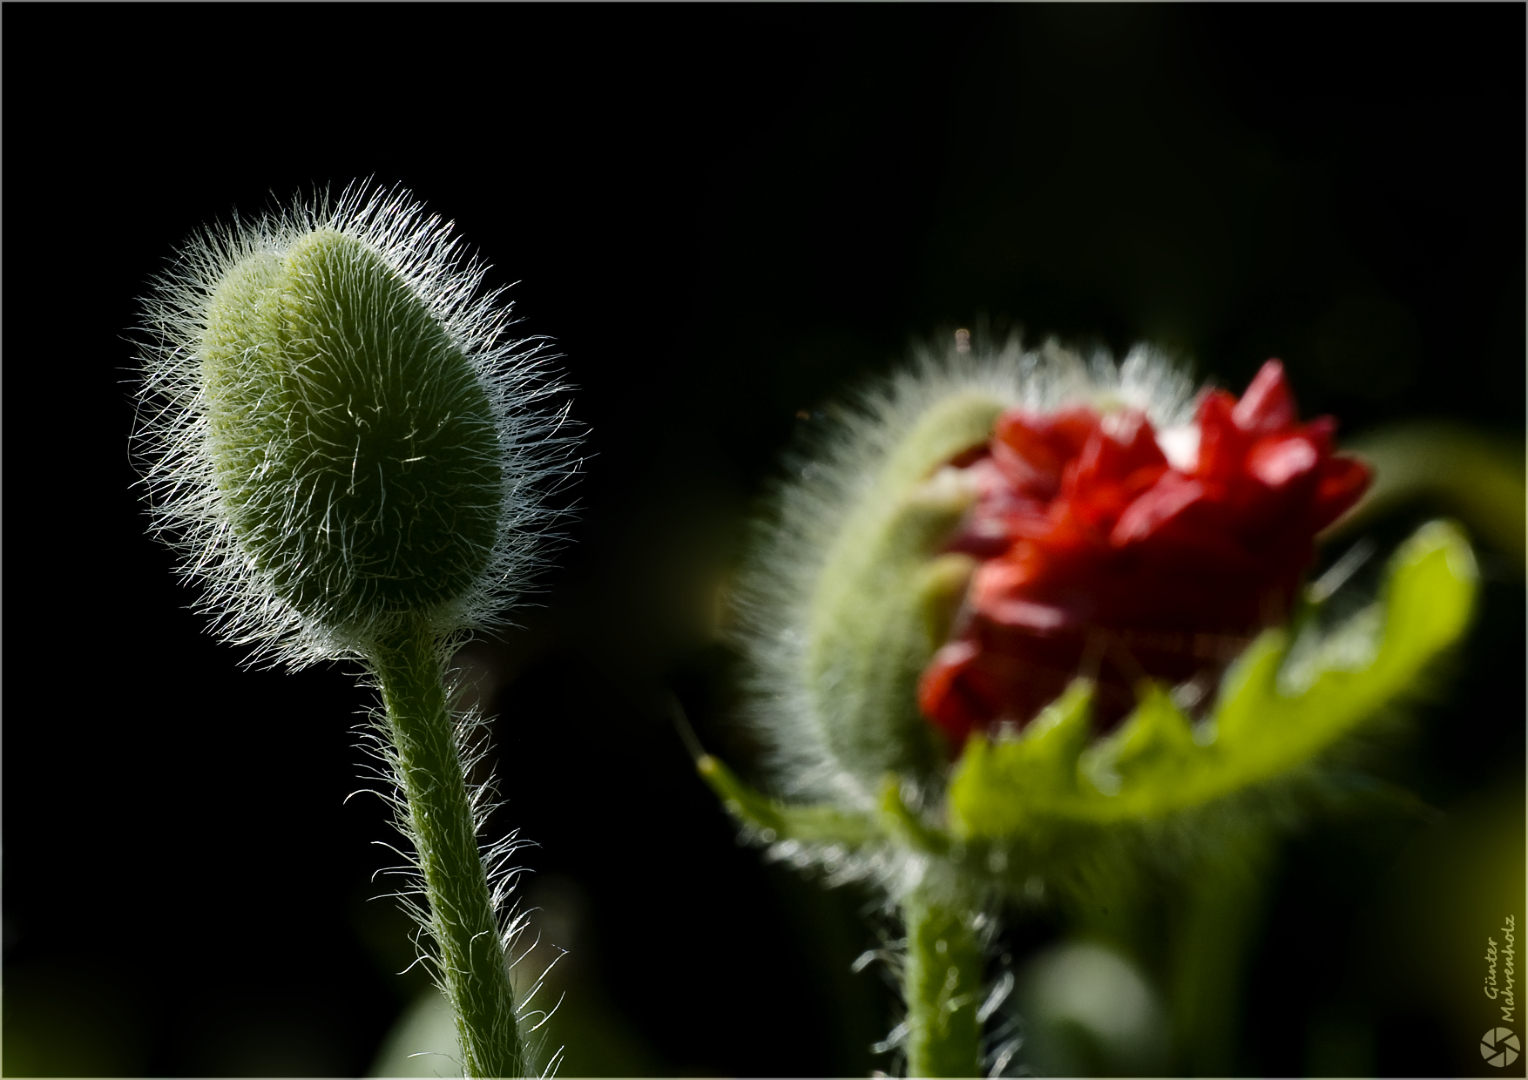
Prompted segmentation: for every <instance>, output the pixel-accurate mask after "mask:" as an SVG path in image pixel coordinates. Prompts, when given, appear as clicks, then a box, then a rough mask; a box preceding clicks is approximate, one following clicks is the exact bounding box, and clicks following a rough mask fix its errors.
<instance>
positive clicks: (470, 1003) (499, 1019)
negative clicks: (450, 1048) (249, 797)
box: [371, 623, 525, 1077]
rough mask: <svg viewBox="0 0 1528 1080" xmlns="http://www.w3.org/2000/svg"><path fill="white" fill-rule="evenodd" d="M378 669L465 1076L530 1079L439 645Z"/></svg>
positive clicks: (388, 659)
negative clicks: (524, 1068)
mask: <svg viewBox="0 0 1528 1080" xmlns="http://www.w3.org/2000/svg"><path fill="white" fill-rule="evenodd" d="M371 659H372V665H373V669H374V671H375V673H376V675H377V678H378V680H379V681H380V683H381V685H382V700H383V703H384V705H385V706H386V709H387V727H388V731H389V733H390V735H391V737H392V741H393V747H394V750H395V751H396V754H397V759H396V763H395V764H396V773H397V777H398V780H399V782H400V784H401V786H402V788H403V792H404V797H405V798H406V799H407V801H408V822H409V825H410V829H411V831H412V833H413V835H412V837H411V839H412V840H413V841H414V846H415V848H416V850H417V852H418V861H419V873H420V877H421V878H422V883H423V885H424V892H425V896H426V898H427V899H428V901H429V930H430V934H431V936H432V937H433V938H434V939H435V945H436V949H437V955H436V959H437V963H438V967H439V971H440V977H441V982H442V983H443V986H444V989H445V992H446V996H447V998H448V999H449V1000H450V1002H451V1008H452V1011H453V1012H454V1013H455V1016H456V1031H457V1036H458V1038H459V1039H460V1041H461V1053H462V1070H463V1073H464V1075H466V1076H472V1077H478V1076H503V1077H518V1076H522V1075H524V1074H523V1062H524V1060H525V1055H524V1053H523V1047H522V1045H521V1038H520V1032H519V1025H518V1022H517V1020H516V1013H515V999H514V992H513V990H512V988H511V986H510V980H509V967H508V965H507V963H506V961H505V955H504V944H503V940H502V938H501V937H500V933H499V924H498V919H497V917H496V915H495V912H494V906H493V899H492V896H491V894H490V893H489V889H488V875H487V872H486V870H485V868H484V866H483V859H482V856H481V855H480V854H479V852H478V841H477V829H476V826H475V824H474V822H473V814H472V803H471V798H470V796H469V794H468V791H467V782H466V777H465V775H464V773H463V771H462V764H461V757H460V755H459V753H458V748H457V741H456V735H455V731H454V729H453V724H452V719H451V710H450V708H449V706H448V704H447V701H446V689H445V684H444V680H443V673H442V670H441V661H440V658H439V656H438V655H437V652H436V643H435V639H434V635H433V634H431V633H430V632H429V631H428V630H426V629H425V628H424V627H423V626H421V625H419V624H417V623H416V624H414V625H412V626H410V627H408V628H406V629H405V630H404V631H402V632H400V633H399V634H398V635H396V636H395V637H394V638H392V639H390V640H389V641H387V642H385V643H382V644H380V645H379V646H378V647H377V648H376V649H374V650H373V653H372V657H371Z"/></svg>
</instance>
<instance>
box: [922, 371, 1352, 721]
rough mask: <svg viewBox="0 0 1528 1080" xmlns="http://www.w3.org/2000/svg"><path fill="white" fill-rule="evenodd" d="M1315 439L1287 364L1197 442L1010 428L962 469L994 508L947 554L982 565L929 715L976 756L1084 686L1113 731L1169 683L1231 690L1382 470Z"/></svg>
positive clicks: (1120, 422) (943, 656)
mask: <svg viewBox="0 0 1528 1080" xmlns="http://www.w3.org/2000/svg"><path fill="white" fill-rule="evenodd" d="M1334 430H1335V424H1334V422H1333V421H1332V420H1331V419H1330V418H1327V417H1323V418H1320V419H1317V420H1314V421H1311V422H1309V423H1305V424H1301V423H1299V421H1298V418H1297V414H1296V410H1295V404H1294V397H1293V395H1292V394H1291V392H1290V390H1289V386H1288V382H1287V380H1286V379H1285V375H1284V370H1283V366H1282V365H1281V364H1280V363H1279V362H1278V361H1277V360H1270V361H1268V363H1266V364H1265V365H1264V366H1263V368H1262V370H1261V371H1260V372H1259V373H1258V375H1257V377H1256V378H1255V379H1254V380H1253V381H1252V384H1251V386H1249V387H1248V389H1247V392H1246V393H1245V394H1244V395H1243V396H1242V397H1241V399H1240V400H1237V399H1235V398H1233V397H1232V396H1231V395H1229V394H1227V393H1225V392H1223V391H1211V392H1210V393H1208V394H1206V395H1204V397H1203V398H1202V399H1201V401H1200V403H1199V407H1198V409H1197V410H1196V412H1195V415H1194V420H1193V423H1192V425H1189V427H1188V428H1187V429H1186V430H1173V431H1167V432H1162V433H1159V432H1158V431H1157V430H1156V428H1155V427H1154V425H1153V424H1152V422H1151V420H1150V419H1149V418H1148V417H1147V416H1146V414H1145V413H1144V412H1143V411H1141V410H1140V409H1136V408H1130V407H1127V408H1124V409H1118V410H1115V411H1112V412H1103V411H1100V410H1098V409H1095V408H1093V407H1089V406H1082V407H1074V408H1070V409H1066V410H1062V411H1058V412H1055V413H1052V414H1049V415H1045V414H1037V413H1034V412H1030V411H1025V410H1022V409H1010V410H1008V411H1006V412H1005V413H1004V414H1003V415H1002V416H1001V417H1000V418H999V419H998V421H997V423H996V425H995V426H994V431H993V437H992V439H991V441H990V442H989V443H988V444H987V446H986V448H985V451H984V452H982V453H979V454H976V455H974V456H973V455H969V454H968V455H967V457H968V460H967V461H965V462H964V463H963V464H962V466H961V467H962V469H963V470H964V471H965V472H967V473H968V474H970V476H971V481H970V483H971V486H972V487H973V489H974V490H975V491H976V492H977V495H976V498H975V499H974V501H973V505H972V507H971V509H970V511H969V513H968V514H967V516H966V518H965V519H964V521H963V522H962V523H961V525H960V526H959V527H958V528H957V529H956V530H955V531H954V533H953V534H952V535H951V536H950V537H949V538H948V539H947V540H946V541H945V544H944V548H943V549H944V550H946V551H951V552H965V553H969V554H970V555H972V556H973V557H975V558H977V559H979V560H980V565H979V566H978V568H977V569H976V570H975V573H974V575H973V578H972V583H971V587H970V591H969V593H968V595H967V597H966V601H965V606H964V609H963V612H962V615H961V617H960V619H959V620H958V623H957V626H956V628H955V632H954V634H953V635H952V636H951V638H950V640H949V641H947V642H946V643H945V644H944V645H943V646H942V647H941V648H940V649H939V651H938V653H937V654H936V655H935V656H934V659H933V661H932V662H931V663H930V664H929V666H928V667H927V669H926V670H925V671H924V673H923V676H922V678H921V680H920V682H919V689H918V700H919V705H920V707H921V709H922V711H923V715H924V716H925V717H927V718H928V719H929V720H930V721H932V722H933V724H934V725H935V726H936V727H938V728H939V729H940V730H941V731H943V732H944V733H945V734H946V735H947V736H949V738H950V739H951V740H953V741H954V742H955V743H956V744H957V745H959V744H960V743H962V742H963V741H964V740H965V738H966V737H967V736H968V735H970V734H971V733H972V732H973V731H977V730H983V729H987V728H991V727H994V726H995V725H998V724H1002V723H1010V724H1013V725H1016V726H1022V725H1024V724H1026V723H1028V722H1029V721H1030V720H1031V719H1032V718H1033V717H1034V716H1035V715H1036V714H1037V713H1038V712H1039V711H1040V709H1041V708H1043V707H1044V706H1045V705H1046V704H1047V703H1049V702H1051V701H1053V700H1055V699H1056V698H1058V697H1059V696H1060V695H1061V693H1062V692H1063V691H1064V690H1065V689H1066V687H1067V686H1068V684H1069V683H1071V682H1072V680H1074V679H1075V678H1077V677H1078V676H1079V675H1084V676H1090V677H1091V678H1093V679H1094V681H1095V683H1096V693H1095V698H1094V708H1095V710H1096V713H1097V715H1098V717H1099V720H1100V722H1101V723H1102V724H1104V725H1105V726H1108V725H1112V724H1113V723H1115V722H1117V721H1118V720H1119V719H1120V718H1122V717H1123V716H1124V715H1125V714H1126V713H1127V712H1128V711H1129V710H1130V709H1131V707H1132V706H1133V705H1134V703H1135V699H1136V687H1137V686H1138V684H1139V683H1140V682H1141V680H1142V679H1145V678H1152V679H1156V680H1161V681H1163V682H1167V683H1171V684H1175V683H1181V682H1185V681H1188V680H1190V679H1194V678H1196V677H1198V678H1218V676H1219V674H1220V673H1221V671H1222V670H1223V669H1224V667H1225V665H1226V664H1227V663H1228V662H1229V661H1230V660H1232V659H1234V658H1235V657H1236V656H1237V655H1238V654H1239V653H1240V652H1241V651H1242V649H1243V648H1244V647H1245V646H1246V644H1247V643H1248V642H1249V641H1250V640H1251V639H1252V638H1253V636H1255V635H1256V634H1257V633H1258V632H1259V631H1260V630H1262V629H1265V628H1267V627H1269V626H1273V625H1277V624H1279V623H1281V622H1283V621H1285V620H1286V619H1287V617H1288V615H1289V612H1290V609H1291V606H1292V605H1293V603H1294V599H1295V596H1296V590H1297V589H1298V587H1299V584H1300V581H1301V578H1302V576H1303V575H1304V574H1305V573H1306V571H1307V570H1308V569H1309V568H1310V565H1311V563H1312V562H1313V561H1314V558H1315V544H1314V538H1315V535H1316V533H1317V532H1318V531H1320V530H1321V529H1322V528H1324V527H1325V526H1327V525H1329V524H1331V523H1332V522H1333V521H1335V520H1336V519H1337V517H1339V516H1340V515H1341V514H1342V513H1343V512H1344V511H1346V510H1347V509H1348V508H1349V507H1351V506H1352V505H1353V504H1354V503H1355V502H1356V501H1357V500H1358V498H1359V496H1360V495H1362V493H1363V491H1364V489H1365V488H1366V487H1367V485H1368V483H1369V478H1370V474H1369V469H1368V468H1367V466H1365V465H1364V464H1363V463H1362V462H1360V461H1357V460H1356V459H1353V458H1348V457H1342V456H1339V455H1336V454H1334V453H1333V449H1332V434H1333V432H1334Z"/></svg>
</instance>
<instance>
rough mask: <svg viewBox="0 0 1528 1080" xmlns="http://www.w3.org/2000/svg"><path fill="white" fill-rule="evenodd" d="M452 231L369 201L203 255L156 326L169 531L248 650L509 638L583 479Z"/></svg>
mask: <svg viewBox="0 0 1528 1080" xmlns="http://www.w3.org/2000/svg"><path fill="white" fill-rule="evenodd" d="M483 271H484V268H483V267H482V266H481V265H480V264H478V263H476V262H473V261H471V260H466V259H463V258H462V257H461V256H460V255H459V253H458V242H457V241H456V240H455V239H453V238H452V237H451V235H450V230H449V226H448V225H446V224H444V223H442V222H441V221H440V220H439V219H438V218H434V217H428V216H426V214H425V213H424V211H423V209H422V208H421V207H419V206H418V205H417V204H414V203H412V202H411V201H410V200H409V199H408V198H407V197H406V196H403V195H401V194H396V193H394V194H388V193H374V194H371V195H369V196H368V195H367V194H366V193H365V191H364V190H363V189H357V190H353V191H352V192H348V193H347V194H346V195H344V196H342V197H341V198H340V199H339V201H338V203H337V204H335V205H332V206H331V205H329V204H328V203H327V201H325V200H320V201H318V202H317V203H315V204H313V205H298V206H296V207H294V208H292V209H290V210H288V211H285V212H283V213H281V214H278V215H276V216H273V217H267V218H264V219H261V220H260V221H258V222H256V223H255V224H254V225H252V226H251V225H245V224H239V225H236V227H235V228H234V229H233V230H231V231H227V232H215V231H214V232H209V233H208V234H207V235H205V236H204V237H201V238H198V239H196V240H193V241H192V243H191V244H190V245H188V247H187V248H186V249H185V250H184V251H183V252H182V253H181V255H180V257H179V259H178V260H177V262H176V265H175V267H174V269H173V270H172V271H171V272H170V274H168V275H167V276H166V277H164V278H163V279H161V281H160V282H159V283H158V288H157V289H156V291H155V292H154V294H153V295H152V296H151V297H150V298H149V299H148V301H147V303H146V308H147V316H148V317H147V327H148V329H149V330H150V331H151V332H152V333H153V335H154V337H155V341H154V342H153V345H152V346H151V347H150V348H149V349H148V350H147V351H146V353H145V355H144V360H143V366H144V377H145V384H144V390H143V394H142V399H143V402H144V405H145V410H144V411H143V413H142V414H141V415H143V416H144V417H145V422H144V423H143V424H142V425H141V426H140V432H139V436H138V437H139V446H140V449H141V450H142V451H143V452H144V454H145V456H146V457H147V458H148V459H149V468H148V472H147V476H146V482H147V485H148V487H149V489H150V492H151V494H153V495H154V496H155V506H154V512H155V525H156V528H157V529H158V530H159V531H161V532H163V533H166V534H167V535H169V536H171V537H172V538H174V540H175V542H176V543H177V545H178V546H179V547H180V548H181V550H182V553H183V555H184V563H183V566H184V572H185V573H187V574H188V575H191V576H194V577H197V578H199V579H201V580H202V581H203V583H204V585H205V595H204V597H203V601H202V603H203V606H204V607H205V608H206V609H208V610H209V611H211V612H212V613H213V614H214V616H215V618H216V621H217V626H218V627H219V629H220V630H221V631H222V633H223V634H224V636H225V637H227V638H229V639H231V640H233V641H236V642H240V643H250V644H254V645H255V646H256V655H257V656H258V655H261V654H262V653H265V652H274V653H275V655H276V656H277V657H279V658H282V659H286V660H289V661H292V662H295V663H303V662H309V661H311V660H315V659H320V658H324V657H332V656H338V655H347V654H348V655H354V654H355V653H356V652H357V651H364V650H365V649H366V648H367V647H369V646H370V645H373V644H375V643H376V642H377V641H378V640H380V639H381V638H382V637H385V636H387V635H388V634H390V633H392V631H393V630H394V629H395V628H396V627H397V626H398V625H400V621H401V620H411V621H419V620H422V621H423V623H424V624H425V625H427V626H429V627H430V628H431V629H432V630H434V631H437V632H450V631H453V630H459V629H464V628H469V627H474V626H479V625H482V624H484V623H485V622H491V621H492V620H493V619H494V618H496V617H497V614H498V612H499V611H500V610H501V609H502V608H503V607H504V606H505V604H506V602H507V601H508V600H510V599H512V598H513V596H514V594H515V593H516V592H518V591H519V590H520V589H521V588H522V587H523V586H524V584H525V582H526V575H527V572H528V571H529V570H530V569H532V568H533V566H534V562H535V558H536V556H535V554H534V550H533V541H534V540H535V539H536V536H537V534H538V533H539V532H540V531H542V530H544V528H545V525H546V522H547V520H548V517H549V511H548V510H547V508H546V507H545V505H544V503H543V494H544V490H545V487H546V483H545V482H546V481H547V480H548V478H553V479H555V477H557V476H558V475H562V474H565V473H566V471H567V465H566V454H567V449H568V446H569V445H570V442H569V440H568V439H567V438H566V437H565V436H562V435H560V434H559V428H560V426H561V423H562V419H563V418H562V417H561V416H560V415H558V414H556V413H550V412H547V411H544V410H543V409H542V408H541V407H540V403H541V402H542V401H544V400H545V398H546V397H547V396H548V395H549V394H551V393H554V392H555V391H557V390H558V389H559V387H557V386H556V385H555V384H552V383H549V382H548V381H546V380H545V379H544V378H543V377H542V372H541V370H540V369H541V363H542V362H541V360H540V359H539V358H538V357H539V354H540V353H541V352H542V343H541V342H539V341H536V340H531V341H516V340H512V339H509V338H507V337H506V336H505V333H504V331H505V329H506V327H507V325H508V307H507V305H503V304H501V303H499V302H498V297H497V296H496V295H484V294H483V293H482V292H481V289H480V286H481V282H482V277H483Z"/></svg>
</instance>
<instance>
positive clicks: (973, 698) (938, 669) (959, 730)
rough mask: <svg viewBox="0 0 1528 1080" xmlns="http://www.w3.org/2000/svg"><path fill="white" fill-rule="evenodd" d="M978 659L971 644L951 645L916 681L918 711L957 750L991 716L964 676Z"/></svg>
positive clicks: (991, 713)
mask: <svg viewBox="0 0 1528 1080" xmlns="http://www.w3.org/2000/svg"><path fill="white" fill-rule="evenodd" d="M979 655H980V650H979V649H978V648H977V647H976V645H975V643H973V642H970V641H952V642H950V643H949V644H948V645H946V646H944V647H943V648H942V649H940V650H939V651H938V652H937V653H935V654H934V659H933V661H932V662H930V664H929V666H928V667H926V668H924V670H923V675H922V677H921V678H919V680H918V708H919V709H921V710H922V712H923V715H924V716H926V717H928V718H929V719H930V720H932V721H933V722H934V723H935V724H937V725H938V726H939V728H940V730H942V731H943V732H944V733H945V734H946V735H948V736H949V737H950V738H951V739H952V740H954V742H955V744H956V745H957V746H958V745H960V744H961V743H963V742H965V740H966V737H967V736H969V735H970V734H971V732H972V730H973V729H975V728H977V727H980V726H982V725H985V724H986V723H987V722H988V721H989V720H991V719H992V717H993V716H994V715H995V711H994V710H993V709H992V707H991V703H990V702H988V701H986V700H984V697H985V695H982V694H980V693H979V692H978V691H977V690H976V688H975V687H974V686H972V685H971V680H970V679H968V678H965V677H964V676H966V675H967V673H968V672H969V671H970V669H971V665H972V664H973V663H974V662H975V661H976V658H977V657H978V656H979Z"/></svg>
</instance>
